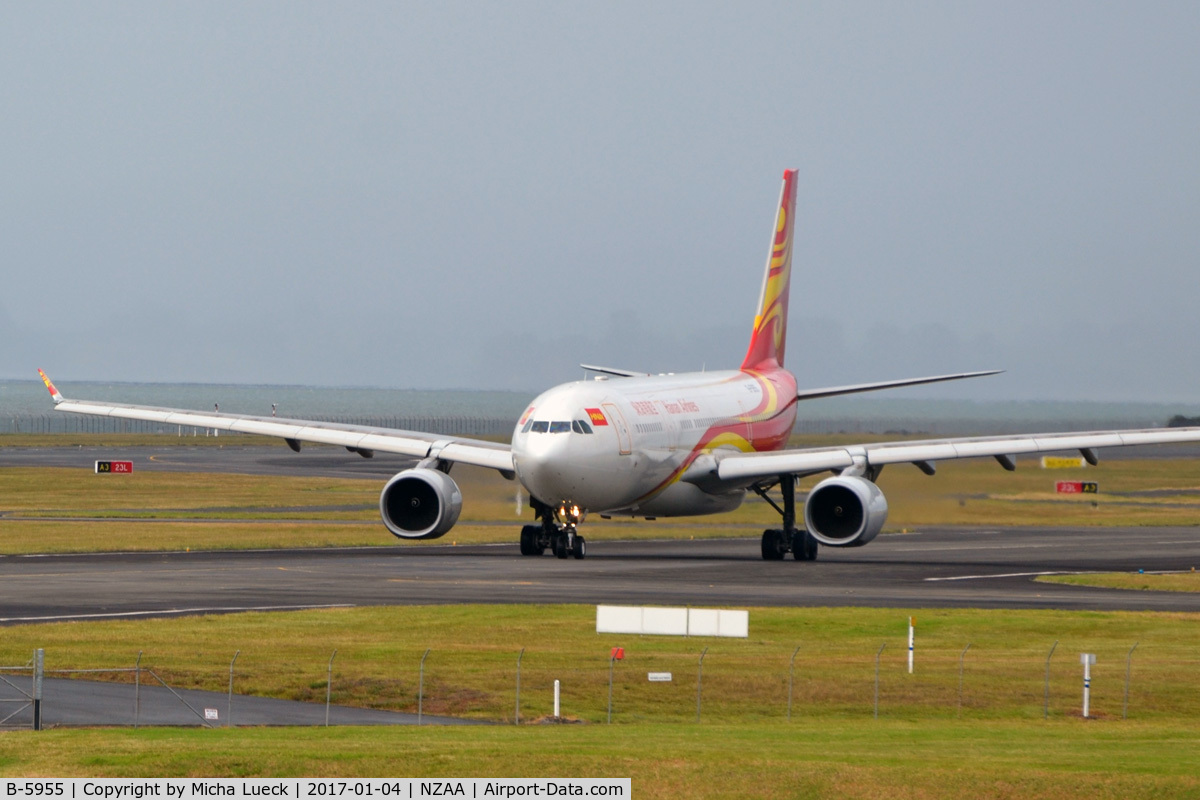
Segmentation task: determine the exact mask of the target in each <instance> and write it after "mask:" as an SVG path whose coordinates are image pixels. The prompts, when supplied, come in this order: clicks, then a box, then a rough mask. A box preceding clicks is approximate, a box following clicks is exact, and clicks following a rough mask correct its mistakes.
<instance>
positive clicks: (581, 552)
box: [571, 534, 587, 561]
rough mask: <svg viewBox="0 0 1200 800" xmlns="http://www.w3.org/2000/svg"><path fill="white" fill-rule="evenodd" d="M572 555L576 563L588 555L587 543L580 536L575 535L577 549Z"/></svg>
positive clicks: (575, 548)
mask: <svg viewBox="0 0 1200 800" xmlns="http://www.w3.org/2000/svg"><path fill="white" fill-rule="evenodd" d="M571 554H572V555H574V556H575V560H576V561H579V560H582V559H583V557H584V556H586V555H587V542H586V541H585V540H584V538H583V537H582V536H580V535H579V534H575V547H574V549H573V550H572V551H571Z"/></svg>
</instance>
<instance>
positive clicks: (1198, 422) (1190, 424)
mask: <svg viewBox="0 0 1200 800" xmlns="http://www.w3.org/2000/svg"><path fill="white" fill-rule="evenodd" d="M1197 426H1200V417H1185V416H1184V415H1183V414H1176V415H1175V416H1173V417H1171V419H1170V421H1168V422H1167V427H1168V428H1194V427H1197Z"/></svg>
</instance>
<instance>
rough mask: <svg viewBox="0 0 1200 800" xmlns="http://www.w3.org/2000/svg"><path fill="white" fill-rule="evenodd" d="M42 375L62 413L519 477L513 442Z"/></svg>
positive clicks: (58, 409)
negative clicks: (78, 394)
mask: <svg viewBox="0 0 1200 800" xmlns="http://www.w3.org/2000/svg"><path fill="white" fill-rule="evenodd" d="M38 374H39V375H41V376H42V382H43V383H45V384H46V388H47V389H48V390H49V391H50V397H51V398H52V399H53V400H54V409H55V410H56V411H67V412H70V413H72V414H92V415H96V416H101V417H119V418H121V419H140V420H149V421H152V422H162V423H164V424H167V425H192V426H194V427H197V428H213V429H215V430H220V431H237V432H239V433H255V434H259V435H262V436H278V437H280V438H282V439H284V440H286V441H287V443H288V445H289V446H290V447H291V448H292V449H293V450H299V449H300V442H316V443H319V444H333V445H341V446H342V447H345V448H346V449H347V450H350V451H351V452H354V453H358V454H359V455H362V456H366V457H370V456H371V455H374V454H375V453H376V452H380V453H397V454H399V455H405V456H412V457H413V458H437V459H440V460H442V461H452V462H455V463H461V464H472V465H474V466H477V467H489V468H491V469H496V470H499V471H500V472H501V473H502V474H504V476H505V477H507V478H511V477H513V460H512V451H511V448H510V447H509V445H507V444H500V443H496V442H484V441H480V440H478V439H469V438H466V437H462V436H439V435H437V434H433V433H422V432H419V431H403V430H396V429H394V428H374V427H371V426H368V425H343V424H341V423H337V422H314V421H310V420H300V419H284V418H281V417H253V416H247V415H243V414H222V413H219V412H215V411H213V412H206V411H188V410H185V409H178V408H158V407H155V406H137V405H126V404H121V403H109V402H97V401H91V400H69V399H67V398H65V397H63V396H62V395H61V394H59V392H58V390H57V389H56V388H54V384H53V383H51V382H50V379H49V378H48V377H47V376H46V373H45V372H43V371H42V370H40V369H39V370H38Z"/></svg>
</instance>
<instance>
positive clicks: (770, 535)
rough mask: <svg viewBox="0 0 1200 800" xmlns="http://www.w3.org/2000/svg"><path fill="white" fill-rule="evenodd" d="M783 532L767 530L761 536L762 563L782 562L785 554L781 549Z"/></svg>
mask: <svg viewBox="0 0 1200 800" xmlns="http://www.w3.org/2000/svg"><path fill="white" fill-rule="evenodd" d="M783 544H784V541H783V531H781V530H779V529H778V528H768V529H767V530H765V531H763V535H762V557H763V560H764V561H782V560H783V554H784V553H786V552H787V550H786V548H784V547H783Z"/></svg>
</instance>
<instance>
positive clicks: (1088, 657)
mask: <svg viewBox="0 0 1200 800" xmlns="http://www.w3.org/2000/svg"><path fill="white" fill-rule="evenodd" d="M1079 663H1080V664H1083V718H1084V719H1087V718H1088V706H1089V703H1090V701H1091V699H1092V664H1095V663H1096V656H1095V654H1093V653H1080V654H1079Z"/></svg>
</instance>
